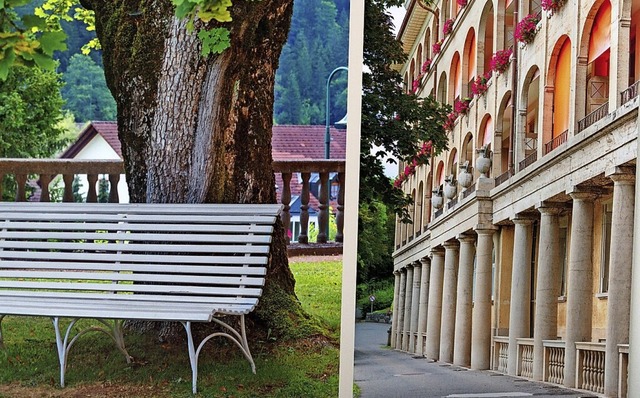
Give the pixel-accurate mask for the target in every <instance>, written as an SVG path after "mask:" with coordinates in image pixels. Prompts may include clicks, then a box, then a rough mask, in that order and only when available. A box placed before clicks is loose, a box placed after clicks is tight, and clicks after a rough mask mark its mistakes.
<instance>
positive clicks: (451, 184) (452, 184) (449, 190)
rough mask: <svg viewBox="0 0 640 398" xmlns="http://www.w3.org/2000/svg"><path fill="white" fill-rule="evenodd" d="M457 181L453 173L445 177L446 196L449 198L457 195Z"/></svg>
mask: <svg viewBox="0 0 640 398" xmlns="http://www.w3.org/2000/svg"><path fill="white" fill-rule="evenodd" d="M456 185H457V183H456V180H454V179H453V175H452V176H450V177H448V178H445V179H444V196H445V197H446V198H447V199H453V198H455V197H456V192H457V186H456Z"/></svg>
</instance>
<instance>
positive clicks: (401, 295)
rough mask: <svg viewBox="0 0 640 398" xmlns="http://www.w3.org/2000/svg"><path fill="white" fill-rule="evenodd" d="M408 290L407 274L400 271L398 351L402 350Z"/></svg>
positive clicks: (404, 271)
mask: <svg viewBox="0 0 640 398" xmlns="http://www.w3.org/2000/svg"><path fill="white" fill-rule="evenodd" d="M406 289H407V272H406V270H405V269H401V270H400V292H399V294H398V316H397V317H396V319H397V320H398V326H397V328H396V350H401V349H402V330H403V327H404V297H405V295H406Z"/></svg>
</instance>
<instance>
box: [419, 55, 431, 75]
mask: <svg viewBox="0 0 640 398" xmlns="http://www.w3.org/2000/svg"><path fill="white" fill-rule="evenodd" d="M429 68H431V58H427V59H426V60H425V61H424V63H423V64H422V68H421V69H420V71H421V72H422V73H427V72H428V71H429Z"/></svg>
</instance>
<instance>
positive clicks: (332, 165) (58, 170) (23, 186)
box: [0, 159, 345, 253]
mask: <svg viewBox="0 0 640 398" xmlns="http://www.w3.org/2000/svg"><path fill="white" fill-rule="evenodd" d="M273 169H274V172H276V173H281V174H282V180H283V187H282V191H281V195H280V196H281V203H282V204H283V205H284V211H283V213H282V221H283V224H284V225H285V226H288V225H289V223H290V221H291V214H290V207H289V205H290V202H291V196H292V195H291V179H292V176H293V174H294V173H299V174H300V176H301V181H300V183H301V189H300V191H301V192H300V204H301V205H300V234H299V237H298V242H299V243H302V244H305V243H308V234H309V231H308V221H309V201H310V190H311V184H310V177H311V174H312V173H315V174H318V175H319V181H320V189H319V197H318V202H319V205H318V210H319V212H318V213H319V214H318V224H319V225H318V239H317V243H318V244H320V245H313V246H315V247H316V248H314V249H309V250H306V249H303V250H302V251H301V253H306V252H319V251H322V252H326V253H334V252H337V251H340V250H341V247H340V246H339V245H332V246H327V249H328V250H320V249H318V247H319V246H321V244H323V243H326V242H327V238H328V236H329V231H328V225H329V223H328V220H329V217H330V206H329V204H330V200H331V197H330V195H331V194H333V196H334V198H333V199H334V202H333V204H334V205H335V217H336V226H337V234H336V238H335V239H336V242H342V240H343V226H344V191H345V181H344V175H345V173H344V171H345V162H344V160H324V159H321V160H292V161H289V160H284V161H274V162H273ZM331 173H335V175H336V178H334V179H333V184H334V185H333V188H335V189H333V191H334V192H333V193H332V192H331V191H332V189H331V187H332V185H331V182H330V181H329V176H330V174H331ZM121 174H124V166H123V162H122V161H121V160H73V159H0V198H1V197H2V184H1V182H2V180H3V179H4V178H5V176H13V178H14V179H15V181H16V185H15V190H16V196H15V200H16V201H18V202H24V201H27V200H28V199H29V198H28V197H27V191H28V190H29V189H31V190H35V191H39V197H38V198H37V200H39V201H40V202H49V201H52V200H56V199H58V200H61V201H63V202H72V201H73V200H74V193H73V180H74V178H75V177H76V176H86V178H87V181H88V184H87V185H88V187H87V196H86V201H87V202H97V201H98V192H97V189H96V185H97V184H96V183H97V181H98V177H99V176H100V175H108V176H109V177H108V183H109V198H108V201H109V202H112V203H115V202H118V201H119V198H120V195H119V194H118V189H117V186H118V182H119V181H120V175H121ZM34 176H36V177H34ZM57 176H62V178H61V179H56V178H57ZM53 181H56V184H55V185H54V184H51V182H53ZM58 192H61V194H58ZM52 194H54V195H52ZM32 199H33V198H32ZM287 241H289V238H288V237H287ZM336 249H338V250H336ZM305 250H306V251H305Z"/></svg>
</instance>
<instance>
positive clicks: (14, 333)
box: [0, 259, 342, 398]
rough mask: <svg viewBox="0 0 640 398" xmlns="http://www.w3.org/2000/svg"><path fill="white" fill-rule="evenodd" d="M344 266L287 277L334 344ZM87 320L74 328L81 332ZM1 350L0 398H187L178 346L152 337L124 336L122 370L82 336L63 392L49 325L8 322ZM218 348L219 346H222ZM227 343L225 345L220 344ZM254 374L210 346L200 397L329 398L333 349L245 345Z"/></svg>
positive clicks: (111, 354) (297, 269) (309, 344)
mask: <svg viewBox="0 0 640 398" xmlns="http://www.w3.org/2000/svg"><path fill="white" fill-rule="evenodd" d="M341 267H342V261H341V260H340V259H336V260H333V259H332V261H322V262H304V260H303V261H301V259H295V261H292V263H291V269H292V272H293V273H294V276H295V278H296V293H297V295H298V298H299V299H300V301H301V302H302V305H303V307H304V309H305V310H306V311H307V312H309V313H310V314H312V315H313V316H315V317H317V318H320V319H321V320H323V321H324V322H325V323H326V325H327V328H328V330H329V334H330V336H331V337H332V338H333V339H336V340H337V337H338V332H339V325H340V294H341ZM91 323H92V321H91V320H84V321H80V324H79V327H80V328H82V327H83V325H84V326H87V325H90V324H91ZM2 326H3V336H4V339H5V349H3V350H0V397H38V396H42V397H86V396H91V397H189V396H192V395H191V370H190V367H189V359H188V354H187V352H186V347H185V346H184V345H183V344H160V343H158V342H157V339H156V338H155V337H154V336H152V335H144V334H137V333H127V332H126V331H125V342H126V344H127V348H128V350H129V353H130V354H131V355H132V356H133V357H134V358H135V361H134V363H133V364H131V365H127V364H126V362H125V360H124V357H123V356H122V354H120V352H119V351H118V350H117V349H115V346H114V345H113V344H112V342H111V340H110V339H109V338H108V337H107V336H105V335H103V334H101V333H89V334H87V335H85V336H82V337H81V338H80V339H79V340H78V341H77V342H76V344H74V346H73V347H72V349H71V352H70V354H69V359H68V365H67V373H66V381H67V387H65V388H64V389H61V388H60V387H59V386H58V383H59V366H58V356H57V353H56V347H55V337H54V334H53V326H52V325H51V321H50V320H49V319H46V318H30V317H7V318H6V319H5V320H4V321H3V323H2ZM220 341H222V340H220ZM225 341H226V340H225ZM250 346H251V350H252V354H253V357H254V360H255V362H256V369H257V374H256V375H254V374H252V373H251V369H250V366H249V364H248V362H247V361H246V360H245V359H244V357H242V355H241V354H240V351H239V350H238V349H237V348H236V347H235V346H231V344H227V345H224V344H211V343H208V344H207V345H206V346H205V348H204V349H203V352H202V353H201V355H200V363H199V372H198V390H199V394H198V396H202V397H238V398H241V397H311V398H313V397H318V398H325V397H335V396H337V394H338V361H339V356H338V353H339V352H338V348H337V344H335V343H332V342H331V339H329V340H327V339H326V338H310V339H305V340H301V341H295V342H254V343H253V344H251V343H250Z"/></svg>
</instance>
